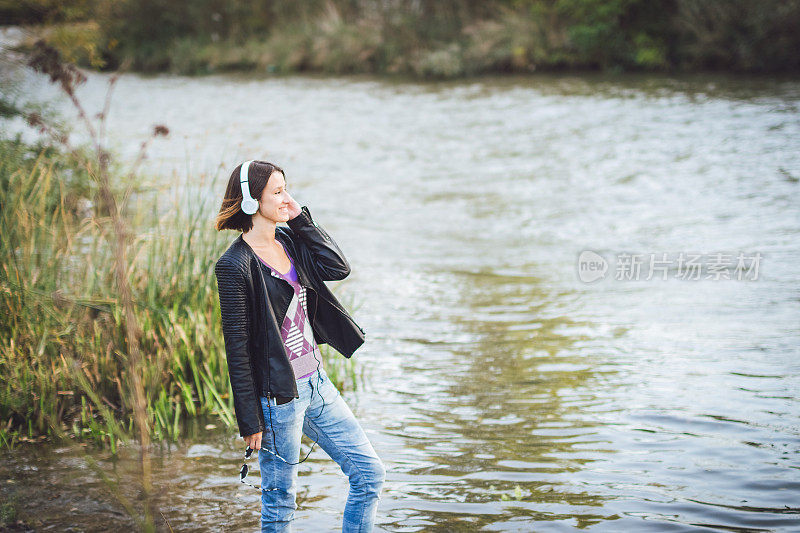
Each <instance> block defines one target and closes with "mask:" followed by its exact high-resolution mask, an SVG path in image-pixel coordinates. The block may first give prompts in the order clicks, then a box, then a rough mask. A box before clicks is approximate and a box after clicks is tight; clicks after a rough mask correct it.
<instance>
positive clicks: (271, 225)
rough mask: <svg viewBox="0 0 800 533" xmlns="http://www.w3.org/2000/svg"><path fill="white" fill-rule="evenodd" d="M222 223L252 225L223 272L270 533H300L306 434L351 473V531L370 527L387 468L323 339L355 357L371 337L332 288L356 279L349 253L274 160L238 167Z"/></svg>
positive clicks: (238, 388)
mask: <svg viewBox="0 0 800 533" xmlns="http://www.w3.org/2000/svg"><path fill="white" fill-rule="evenodd" d="M279 222H286V223H287V224H288V228H286V227H283V226H278V225H277V224H278V223H279ZM216 228H217V230H218V231H221V230H223V229H232V230H237V231H241V232H242V234H241V235H239V237H237V238H236V240H235V241H234V242H233V243H232V244H231V245H230V247H229V248H228V249H227V250H226V251H225V253H224V254H222V256H221V257H220V258H219V259H218V260H217V262H216V265H215V267H214V273H215V274H216V278H217V287H218V289H219V301H220V309H221V314H222V332H223V336H224V338H225V352H226V356H227V360H228V373H229V376H230V380H231V388H232V390H233V402H234V410H235V412H236V420H237V422H238V425H239V434H240V435H241V436H242V437H243V438H244V440H245V442H246V443H247V446H248V447H249V448H252V449H254V450H259V452H258V461H259V465H260V469H261V491H262V492H261V529H262V531H291V520H292V519H293V518H294V513H295V510H296V509H297V503H296V501H295V497H296V495H297V490H296V488H297V485H296V479H297V464H299V462H302V461H298V460H299V456H300V439H301V436H302V435H301V431H302V432H303V433H305V434H306V435H308V437H309V438H310V439H312V440H313V441H315V442H319V445H320V446H321V447H322V449H324V450H325V452H327V454H328V455H329V456H330V457H331V458H332V459H333V460H334V461H336V462H337V463H338V464H339V466H340V467H341V468H342V471H343V472H344V473H345V474H346V475H347V476H348V478H349V480H350V492H349V494H348V497H347V503H346V505H345V508H344V519H343V523H342V531H344V532H350V531H353V532H362V531H371V530H372V528H373V524H374V521H375V514H376V512H377V507H378V501H379V500H380V493H381V489H382V487H383V482H384V478H385V470H384V466H383V464H382V462H381V460H380V459H379V458H378V456H377V454H376V453H375V450H374V449H373V447H372V444H370V442H369V440H368V438H367V436H366V434H365V433H364V430H363V429H362V428H361V426H360V425H359V423H358V421H357V420H356V419H355V417H354V416H353V413H352V411H351V410H350V408H349V407H348V405H347V404H346V403H345V401H344V399H343V398H342V396H341V394H340V393H339V391H338V390H337V388H336V386H335V385H334V384H333V383H331V381H330V379H329V378H328V375H327V373H326V372H325V369H324V368H322V357H321V354H320V351H319V346H318V344H323V343H327V344H329V345H330V346H331V347H333V348H334V349H336V350H337V351H338V352H340V353H341V354H342V355H343V356H344V357H347V358H349V357H351V356H352V355H353V352H354V351H355V350H356V349H357V348H358V347H359V346H361V345H362V344H363V343H364V331H363V330H362V329H361V328H360V327H359V326H358V325H357V324H356V323H355V321H354V320H353V318H352V317H351V316H350V315H349V314H348V313H347V311H345V309H344V307H343V306H342V304H341V303H339V301H338V300H337V299H336V297H335V296H334V295H333V293H332V292H331V291H330V290H329V289H328V288H327V286H326V285H325V283H324V281H326V280H328V281H333V280H340V279H344V278H345V277H347V275H348V274H349V273H350V265H349V264H348V262H347V259H345V257H344V255H343V254H342V252H341V250H340V249H339V247H338V246H337V245H336V243H335V242H334V241H333V239H331V237H330V236H329V235H328V233H327V232H326V231H325V230H324V229H322V228H321V227H319V226H318V225H317V224H316V223H315V222H314V221H313V219H312V218H311V213H310V212H309V211H308V208H307V207H306V206H303V207H302V208H301V207H300V205H299V204H298V203H297V202H296V201H295V200H294V199H293V198H292V197H291V196H290V195H289V193H288V191H287V188H286V178H285V173H284V171H283V169H281V168H280V167H277V166H275V165H273V164H271V163H267V162H266V161H247V162H245V163H243V164H242V165H240V166H238V167H236V169H235V170H234V171H233V174H231V177H230V180H229V181H228V187H227V190H226V191H225V198H224V200H223V201H222V208H221V209H220V212H219V215H218V216H217V221H216ZM312 449H313V447H312ZM309 453H310V452H309ZM306 457H307V456H306ZM303 460H305V459H303Z"/></svg>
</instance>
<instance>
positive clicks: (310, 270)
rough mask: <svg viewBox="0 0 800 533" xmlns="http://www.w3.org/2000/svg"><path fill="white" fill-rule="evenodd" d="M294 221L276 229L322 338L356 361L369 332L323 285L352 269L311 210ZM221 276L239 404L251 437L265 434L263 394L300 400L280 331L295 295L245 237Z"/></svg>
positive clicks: (217, 269) (226, 258) (242, 427)
mask: <svg viewBox="0 0 800 533" xmlns="http://www.w3.org/2000/svg"><path fill="white" fill-rule="evenodd" d="M287 224H288V226H289V227H288V228H285V227H282V226H277V227H276V228H275V238H276V239H277V240H278V241H280V242H281V244H283V245H284V246H285V247H286V250H287V251H288V252H289V255H291V256H292V259H293V260H294V266H295V269H296V271H297V277H298V281H299V283H300V284H301V285H303V286H304V287H306V289H307V300H306V302H307V304H306V305H307V306H308V315H309V320H310V322H311V326H312V328H313V331H314V340H316V342H317V344H328V345H330V346H331V347H333V348H334V349H335V350H336V351H338V352H339V353H341V354H342V355H343V356H344V357H347V358H349V357H351V356H352V355H353V352H355V351H356V349H358V347H359V346H361V345H362V344H363V343H364V330H363V329H361V327H360V326H359V325H358V324H356V322H355V321H354V320H353V318H352V317H351V316H350V315H349V314H348V313H347V311H346V310H345V309H344V307H343V306H342V304H341V303H339V301H338V300H337V299H336V297H335V296H334V295H333V293H332V292H331V291H330V290H329V289H328V287H327V286H326V285H325V283H323V281H326V280H327V281H333V280H341V279H344V278H346V277H347V275H348V274H350V265H349V263H348V262H347V259H345V257H344V254H342V251H341V250H340V249H339V247H338V246H337V245H336V243H335V242H334V241H333V239H331V237H330V236H329V235H328V233H327V232H326V231H325V230H324V229H322V228H321V227H319V226H318V225H317V224H316V223H315V222H314V221H313V220H312V218H311V213H309V211H308V208H307V207H306V206H303V207H302V211H301V213H300V214H299V215H297V216H296V217H295V218H293V219H291V220H289V221H288V222H287ZM214 274H215V275H216V278H217V289H218V291H219V302H220V311H221V314H222V333H223V336H224V337H225V352H226V357H227V360H228V374H229V376H230V380H231V388H232V389H233V406H234V410H235V412H236V421H237V422H238V424H239V433H240V435H241V436H243V437H245V436H247V435H252V434H253V433H258V432H259V431H264V415H263V411H262V409H261V400H260V398H261V396H267V397H274V396H278V397H280V396H283V397H287V396H293V397H295V398H299V394H298V392H297V384H296V383H295V377H294V371H293V370H292V365H291V363H290V362H289V357H288V355H287V354H286V349H285V347H284V345H283V341H282V340H281V334H280V329H281V324H283V319H284V317H285V316H286V311H287V309H288V307H289V303H290V302H291V300H292V296H293V295H294V291H293V289H292V287H291V285H289V283H288V282H287V281H285V280H282V279H278V278H276V277H274V276H271V275H269V271H268V270H267V267H266V266H264V265H263V264H262V263H261V261H260V260H259V259H258V257H257V256H256V254H255V252H254V251H253V249H252V248H251V247H250V245H249V244H247V242H246V241H245V240H244V239H243V238H242V235H241V234H240V235H239V237H238V238H237V239H236V240H235V241H234V242H233V243H232V244H231V245H230V246H229V247H228V249H227V250H226V251H225V253H223V254H222V256H220V258H219V259H218V260H217V262H216V264H215V266H214ZM267 302H269V304H270V305H266V304H267Z"/></svg>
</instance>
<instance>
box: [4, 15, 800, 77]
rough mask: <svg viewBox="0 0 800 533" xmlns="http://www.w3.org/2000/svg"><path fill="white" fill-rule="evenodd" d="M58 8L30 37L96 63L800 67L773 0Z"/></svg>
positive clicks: (432, 71) (794, 39)
mask: <svg viewBox="0 0 800 533" xmlns="http://www.w3.org/2000/svg"><path fill="white" fill-rule="evenodd" d="M50 9H51V10H52V13H51V18H53V19H57V20H59V21H60V22H58V23H56V24H52V23H47V24H41V23H39V22H41V21H38V20H37V19H36V17H32V16H26V15H24V14H19V15H18V17H17V18H18V20H20V21H21V22H23V23H25V24H26V26H25V28H26V30H25V31H26V33H27V36H26V38H25V39H24V42H23V46H30V45H31V44H32V43H33V42H34V41H35V40H36V39H39V38H43V39H45V40H47V41H48V43H50V44H52V45H53V46H55V47H57V48H59V49H60V50H61V51H62V53H63V54H64V55H65V56H66V57H67V58H68V59H70V60H71V61H74V62H75V63H76V64H78V65H80V66H82V67H85V68H92V69H98V70H114V69H116V68H117V67H119V66H120V65H121V64H123V63H125V62H127V61H129V62H130V66H131V68H132V69H133V70H134V71H139V72H169V73H172V74H182V75H198V74H210V73H224V72H263V73H284V74H285V73H297V72H318V73H329V74H356V73H370V74H381V75H387V76H402V77H412V78H415V79H442V78H464V77H471V76H477V75H482V74H498V73H502V74H508V73H527V72H534V71H539V72H541V71H590V70H600V71H607V72H623V71H640V72H661V73H665V72H668V73H689V72H704V71H717V72H741V73H745V72H748V73H777V72H798V71H800V59H798V57H797V56H796V54H793V53H792V52H791V51H792V50H794V49H797V47H798V46H800V36H798V34H797V33H796V32H794V31H793V28H794V27H795V26H796V23H798V21H800V8H798V7H797V6H794V7H792V6H785V5H783V3H780V2H777V0H767V1H766V2H761V3H758V4H754V3H752V2H743V1H741V2H740V1H734V2H721V1H716V0H711V1H706V2H696V1H694V0H678V1H677V2H670V3H659V2H636V1H634V2H623V1H611V2H602V3H595V2H590V1H583V0H570V1H567V0H560V1H557V2H551V3H547V2H540V1H536V0H529V1H526V2H521V3H519V2H518V3H515V5H514V6H511V5H509V4H507V3H505V2H489V3H486V4H485V5H477V4H476V5H471V4H464V5H460V4H458V5H457V3H455V2H440V3H438V4H437V5H436V6H429V5H427V4H426V3H422V4H421V6H420V7H418V8H412V7H408V6H405V7H403V6H400V5H399V4H397V5H395V4H393V3H388V4H385V3H384V4H380V5H379V4H374V5H373V4H370V3H365V4H363V7H362V8H359V9H353V8H352V6H350V5H349V4H347V3H345V2H337V1H328V2H325V3H322V4H317V3H314V2H298V3H297V5H296V6H294V7H291V8H290V7H272V8H264V9H265V10H266V11H264V12H263V13H261V12H257V11H252V10H253V9H254V8H252V7H251V6H249V5H248V6H242V5H239V3H238V2H230V3H228V4H226V5H225V6H223V7H217V8H212V7H211V6H207V7H200V6H195V7H193V8H192V9H191V10H189V9H188V8H186V7H185V6H180V5H165V6H162V7H161V8H160V9H159V10H158V11H155V12H154V11H152V10H148V9H144V8H143V6H139V5H138V4H137V2H128V3H126V4H125V5H124V6H109V7H108V9H105V10H100V11H94V12H90V11H88V10H87V11H84V10H82V9H80V8H75V9H73V10H72V11H69V12H68V13H66V12H61V11H60V10H59V8H57V7H51V8H50ZM270 9H272V10H285V11H281V12H280V13H273V12H270V11H269V10H270ZM245 12H247V13H248V15H249V16H247V17H246V18H244V19H242V14H244V13H245ZM12 20H13V18H12Z"/></svg>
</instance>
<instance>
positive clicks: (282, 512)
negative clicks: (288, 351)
mask: <svg viewBox="0 0 800 533" xmlns="http://www.w3.org/2000/svg"><path fill="white" fill-rule="evenodd" d="M297 391H298V393H299V394H300V397H299V398H295V399H293V400H292V401H290V402H288V403H285V404H281V405H276V403H275V399H274V398H272V399H270V400H267V398H266V397H265V396H264V397H262V398H261V406H262V408H263V410H264V424H265V428H266V430H265V431H264V434H263V436H262V440H261V450H259V452H258V463H259V467H260V469H261V489H262V492H261V531H262V532H266V531H269V532H282V533H284V532H291V531H292V527H291V521H292V519H294V513H295V511H296V510H297V502H296V501H295V497H296V496H297V470H298V467H297V465H296V464H295V465H290V464H287V462H289V463H297V462H298V461H300V439H301V437H302V435H301V433H300V431H301V429H302V432H303V433H305V434H306V435H307V436H308V437H309V438H310V439H311V440H312V442H313V441H317V442H318V444H317V445H316V446H319V447H321V448H322V449H323V450H325V452H326V453H327V454H328V455H329V456H330V457H331V459H333V460H334V461H336V462H337V463H338V464H339V466H340V467H341V469H342V472H344V473H345V475H347V477H348V478H349V480H350V492H349V494H348V496H347V503H346V505H345V508H344V519H343V521H342V531H343V532H344V533H349V532H357V533H361V532H367V531H372V528H373V526H374V523H375V515H376V513H377V510H378V501H379V500H380V499H381V497H380V493H381V489H382V488H383V482H384V479H385V476H386V471H385V469H384V466H383V463H382V462H381V460H380V458H378V455H377V454H376V453H375V450H374V448H373V447H372V444H371V443H370V442H369V439H368V438H367V435H366V434H365V433H364V430H363V429H362V428H361V426H360V425H359V423H358V421H357V420H356V418H355V416H353V412H352V411H351V410H350V407H349V406H348V405H347V404H346V403H345V401H344V398H342V395H341V394H340V392H339V390H338V389H337V388H336V386H335V385H334V384H333V383H332V382H331V381H330V378H329V377H328V374H327V373H326V372H325V370H324V369H322V368H321V369H319V370H315V371H314V373H313V374H311V375H310V376H308V377H305V378H301V379H298V380H297ZM323 398H324V400H325V405H324V408H323ZM273 433H274V436H273ZM276 445H277V447H276ZM270 450H271V451H272V452H276V453H277V454H278V455H280V456H281V457H282V458H283V459H285V460H286V461H287V462H285V461H283V460H281V459H280V458H278V457H276V456H275V455H273V453H270Z"/></svg>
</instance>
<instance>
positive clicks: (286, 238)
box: [234, 226, 313, 288]
mask: <svg viewBox="0 0 800 533" xmlns="http://www.w3.org/2000/svg"><path fill="white" fill-rule="evenodd" d="M243 237H244V233H240V234H239V237H238V238H237V239H236V240H235V241H234V244H238V245H239V246H243V249H244V250H246V251H247V253H249V254H250V255H251V256H252V257H250V259H251V260H254V261H255V263H254V264H256V265H258V266H259V268H260V267H261V264H262V263H261V261H260V260H259V258H258V256H257V255H256V252H255V250H253V247H252V246H250V245H249V244H248V243H247V241H246V240H244V238H243ZM275 239H276V240H278V241H279V242H280V243H281V244H283V246H284V247H285V248H286V250H287V251H288V252H289V253H290V254H291V256H292V262H293V263H294V269H295V271H296V272H297V279H298V281H299V282H300V284H301V285H303V286H305V287H311V288H313V286H312V285H311V281H310V279H309V276H307V275H306V272H305V270H304V269H303V266H302V265H301V264H300V263H301V261H300V258H299V257H298V253H297V251H296V248H295V245H294V241H292V238H291V236H290V235H289V234H288V232H287V231H286V230H285V229H284V228H282V227H281V226H277V227H276V228H275Z"/></svg>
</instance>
